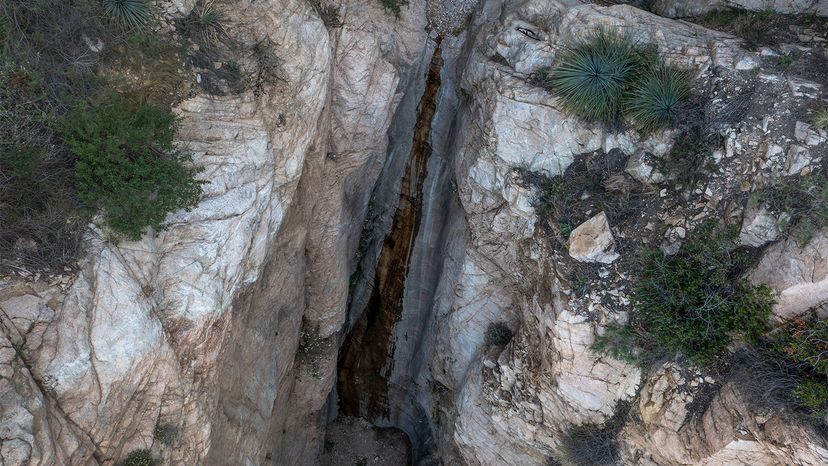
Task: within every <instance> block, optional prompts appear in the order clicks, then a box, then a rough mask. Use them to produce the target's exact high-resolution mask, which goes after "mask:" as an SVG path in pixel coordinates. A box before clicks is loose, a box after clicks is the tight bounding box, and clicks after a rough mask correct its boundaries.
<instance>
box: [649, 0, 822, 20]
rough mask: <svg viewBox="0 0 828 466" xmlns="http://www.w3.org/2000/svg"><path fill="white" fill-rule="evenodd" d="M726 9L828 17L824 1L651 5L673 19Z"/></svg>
mask: <svg viewBox="0 0 828 466" xmlns="http://www.w3.org/2000/svg"><path fill="white" fill-rule="evenodd" d="M724 8H742V9H745V10H753V11H763V10H773V11H777V12H779V13H787V14H817V15H820V16H828V3H827V2H825V1H823V0H654V1H653V2H652V3H651V4H650V10H651V11H652V12H654V13H657V14H659V15H662V16H667V17H671V18H676V17H678V18H681V17H685V16H697V15H702V14H705V13H708V12H710V11H715V10H719V9H724Z"/></svg>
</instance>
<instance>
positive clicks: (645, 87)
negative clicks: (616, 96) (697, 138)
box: [625, 66, 690, 132]
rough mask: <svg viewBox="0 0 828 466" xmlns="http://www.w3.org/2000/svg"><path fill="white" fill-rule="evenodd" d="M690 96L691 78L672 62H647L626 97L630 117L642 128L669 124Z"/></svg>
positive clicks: (654, 128) (646, 128)
mask: <svg viewBox="0 0 828 466" xmlns="http://www.w3.org/2000/svg"><path fill="white" fill-rule="evenodd" d="M688 97H690V78H689V76H688V75H687V73H686V72H685V71H684V70H680V69H678V68H675V67H671V66H650V67H649V69H648V71H646V72H644V73H643V74H642V75H641V76H640V77H639V78H638V79H636V80H635V82H634V83H633V84H632V87H631V89H630V92H629V96H628V97H627V99H626V103H625V107H626V111H627V113H628V114H629V116H630V118H632V120H633V121H634V122H635V124H636V125H637V126H638V127H639V128H640V129H641V130H642V131H645V132H649V131H654V130H657V129H660V128H664V127H667V126H670V125H671V124H673V123H674V122H675V121H676V116H677V114H678V110H679V105H681V103H682V102H683V101H685V100H686V99H687V98H688Z"/></svg>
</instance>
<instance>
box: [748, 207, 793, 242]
mask: <svg viewBox="0 0 828 466" xmlns="http://www.w3.org/2000/svg"><path fill="white" fill-rule="evenodd" d="M789 218H790V216H789V215H787V214H785V213H782V214H780V215H779V216H778V217H776V216H774V215H772V214H771V212H770V211H768V209H767V208H766V207H764V206H755V207H753V208H752V209H749V210H748V211H747V212H745V218H744V220H743V221H742V230H741V231H740V232H739V241H740V242H741V243H742V244H743V245H745V246H753V247H755V248H758V247H760V246H764V245H765V244H767V243H770V242H772V241H776V240H777V239H778V238H779V235H780V233H781V231H780V225H782V224H783V223H784V222H786V221H787V220H788V219H789Z"/></svg>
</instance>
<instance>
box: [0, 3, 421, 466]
mask: <svg viewBox="0 0 828 466" xmlns="http://www.w3.org/2000/svg"><path fill="white" fill-rule="evenodd" d="M182 5H183V4H182ZM423 9H424V3H423V2H412V5H411V6H410V7H409V8H407V9H406V11H405V12H404V14H403V17H402V18H401V19H400V20H399V21H395V20H394V18H393V16H388V15H385V14H383V12H382V7H381V5H379V4H378V3H376V2H372V1H364V2H352V3H351V4H349V5H348V8H347V13H346V15H347V16H346V17H347V20H346V21H345V23H346V24H345V25H344V26H343V27H342V28H341V29H337V30H335V32H334V33H333V35H331V34H329V31H327V30H326V28H325V27H324V25H323V24H322V21H321V20H320V19H319V18H318V16H317V15H316V13H315V12H314V10H313V9H312V8H311V7H310V5H309V4H307V3H305V2H302V1H298V0H284V1H282V0H280V1H266V2H254V3H247V2H244V3H241V4H238V5H236V7H235V8H228V9H227V12H228V15H229V20H230V21H231V22H232V24H233V25H234V26H237V27H239V31H240V32H239V34H240V35H241V37H242V39H243V40H246V41H249V42H250V43H258V42H260V41H269V42H271V43H273V44H277V45H276V46H275V47H274V49H275V50H274V51H275V53H276V54H277V55H278V56H279V57H280V58H281V59H282V60H283V64H282V69H281V70H280V72H281V73H282V74H283V77H284V78H285V79H284V81H279V82H275V83H274V84H272V85H268V86H267V87H266V88H264V89H262V92H260V93H256V94H255V95H254V93H253V92H252V91H250V92H245V93H243V94H240V95H235V96H224V97H217V96H210V97H207V96H196V97H194V98H191V99H189V100H186V101H184V102H182V103H181V104H179V105H178V106H177V108H176V111H177V112H178V113H179V114H180V116H181V118H182V127H181V131H180V133H179V137H180V139H181V141H180V142H181V143H182V144H183V145H185V146H186V147H188V148H189V149H190V150H192V151H193V153H194V157H193V158H194V163H195V164H196V165H197V166H199V167H202V168H203V171H202V172H201V173H200V175H199V176H200V177H202V179H204V180H206V181H208V183H207V184H206V185H205V189H204V191H205V193H204V196H203V198H202V200H201V202H200V204H199V205H198V207H197V208H196V209H194V210H192V211H191V212H177V213H174V214H172V215H171V216H170V217H169V218H168V221H169V223H170V225H171V226H170V228H169V230H167V231H164V232H161V233H159V234H157V235H146V236H145V237H144V238H143V239H142V240H141V241H137V242H121V243H119V244H114V243H110V242H107V241H105V240H104V238H103V237H102V233H101V231H100V230H99V229H98V228H97V227H94V228H92V229H91V231H90V234H89V235H88V236H89V238H88V242H87V247H86V255H85V257H84V259H83V260H82V261H81V264H80V272H79V273H78V274H77V276H75V277H72V279H71V280H70V281H68V282H65V283H64V282H58V283H53V284H44V283H40V282H35V283H33V284H24V283H20V282H19V281H8V282H6V283H4V285H3V286H2V289H0V308H2V309H3V313H2V314H0V324H2V328H3V339H2V341H3V343H0V348H2V349H0V354H2V359H1V360H0V363H1V364H2V366H0V367H2V368H4V369H3V371H4V374H3V378H2V382H0V397H2V398H3V400H4V402H3V406H4V408H5V406H7V403H6V401H8V406H15V410H5V409H3V410H2V416H1V417H2V419H1V420H0V422H2V426H3V427H2V428H3V429H4V430H3V432H7V431H6V430H5V429H6V426H9V427H10V428H11V430H9V431H8V434H9V435H6V434H5V433H4V435H3V442H2V450H0V453H2V462H3V464H6V465H18V464H20V465H23V464H43V465H50V464H53V465H65V464H87V463H89V464H93V463H94V464H97V463H100V462H103V463H106V464H109V463H111V462H112V461H120V460H121V459H123V458H124V457H125V456H126V454H127V453H129V452H130V451H132V450H135V449H139V448H152V450H153V455H154V456H155V457H156V458H158V459H160V460H162V461H163V462H165V463H169V464H264V463H266V462H268V461H271V460H272V461H275V462H276V463H277V464H311V463H313V462H314V461H315V458H316V456H317V454H318V452H319V451H320V445H321V444H320V443H319V442H320V429H321V427H322V425H323V423H324V413H322V408H323V406H324V404H325V402H326V399H327V395H328V393H329V392H330V390H331V387H332V384H333V377H334V372H335V371H334V369H335V362H336V350H337V348H336V344H335V338H334V337H332V336H331V335H332V334H333V333H334V332H335V331H337V330H338V329H339V327H340V326H341V324H342V323H343V322H344V320H345V316H346V309H345V301H346V296H347V283H348V275H349V274H350V272H351V271H352V270H351V269H352V268H353V265H352V264H351V260H352V258H353V256H354V251H355V249H356V244H357V241H358V239H359V235H360V229H359V228H357V227H355V226H359V225H361V223H362V221H361V219H362V218H363V217H364V216H365V209H366V205H367V200H368V196H369V195H370V194H371V191H372V189H373V186H374V182H375V180H376V179H377V176H378V174H379V171H380V169H381V167H382V165H383V164H384V161H385V154H386V145H387V139H386V132H387V131H388V129H389V127H390V125H391V123H392V121H393V119H394V114H395V111H396V107H397V105H398V104H399V102H400V100H401V98H402V92H401V88H404V86H403V84H401V83H402V81H403V80H411V79H412V75H413V72H412V71H413V70H416V69H417V67H418V62H419V60H420V59H421V57H422V55H423V53H422V51H421V48H422V47H423V44H424V32H423V29H424V15H423V13H422V11H423ZM300 334H302V335H303V338H302V341H301V342H300ZM301 345H305V346H306V347H305V348H300V346H301ZM14 348H17V350H14ZM297 354H299V356H297ZM156 426H168V427H169V428H170V429H171V431H173V432H175V435H174V437H175V438H174V441H173V443H172V444H171V445H170V446H167V445H164V444H163V443H162V442H161V441H160V440H158V439H156V438H154V437H155V436H154V432H155V430H156Z"/></svg>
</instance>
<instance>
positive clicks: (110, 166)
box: [62, 95, 201, 240]
mask: <svg viewBox="0 0 828 466" xmlns="http://www.w3.org/2000/svg"><path fill="white" fill-rule="evenodd" d="M175 131H176V118H175V116H173V114H172V113H171V112H170V111H169V110H167V109H163V108H160V107H157V106H154V105H150V104H132V103H130V102H128V101H127V100H126V99H124V98H123V97H120V96H117V95H112V96H110V98H109V101H108V102H106V103H104V104H102V105H100V106H97V107H89V106H87V105H79V106H78V107H77V108H76V109H75V110H74V111H72V112H71V113H70V114H69V115H67V117H66V118H64V119H63V125H62V134H63V136H64V139H65V140H66V143H67V144H68V146H69V148H70V150H71V152H72V154H73V155H75V156H76V157H77V162H76V165H75V179H76V184H77V188H78V196H79V198H80V199H81V201H82V202H83V203H84V204H85V205H86V206H87V207H89V208H95V207H100V208H102V209H103V213H104V217H105V219H106V221H107V223H108V224H109V226H110V227H111V228H112V229H113V230H114V231H116V232H117V233H120V234H122V235H124V236H125V237H127V238H128V239H132V240H137V239H140V237H141V235H142V234H143V233H144V231H145V230H146V228H147V227H151V228H155V229H163V228H164V223H163V222H164V219H165V218H166V216H167V214H168V213H170V212H172V211H174V210H177V209H182V208H183V209H190V208H192V207H193V206H195V204H196V203H197V202H198V198H199V196H200V194H201V182H199V181H197V180H196V179H195V178H194V175H195V170H194V169H192V168H188V167H187V166H186V162H187V161H188V157H187V156H186V155H185V154H184V153H182V152H181V151H179V150H177V149H176V148H175V147H174V146H173V137H174V136H175Z"/></svg>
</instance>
